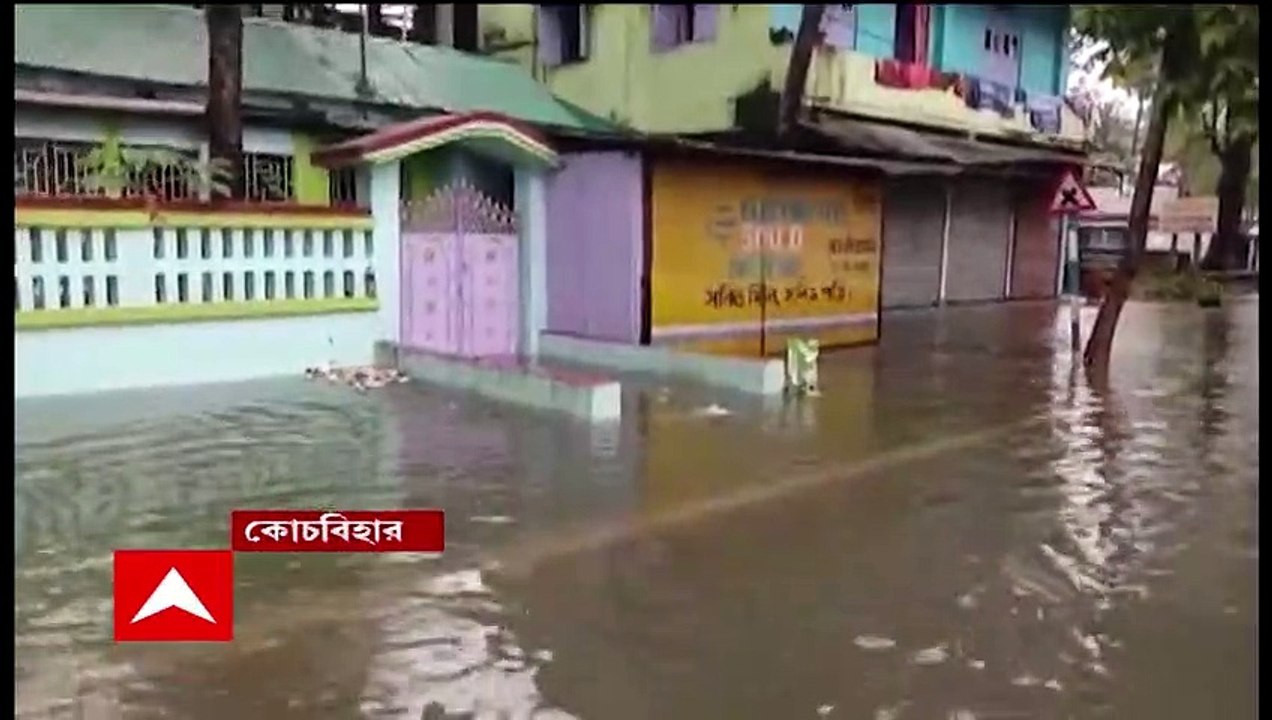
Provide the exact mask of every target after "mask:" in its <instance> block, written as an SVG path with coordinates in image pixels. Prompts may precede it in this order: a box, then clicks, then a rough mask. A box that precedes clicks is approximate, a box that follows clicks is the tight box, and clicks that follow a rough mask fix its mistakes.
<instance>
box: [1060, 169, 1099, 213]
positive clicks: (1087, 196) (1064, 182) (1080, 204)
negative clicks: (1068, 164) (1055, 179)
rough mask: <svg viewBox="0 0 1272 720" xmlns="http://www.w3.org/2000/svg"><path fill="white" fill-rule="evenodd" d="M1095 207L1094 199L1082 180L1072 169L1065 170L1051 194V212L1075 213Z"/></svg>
mask: <svg viewBox="0 0 1272 720" xmlns="http://www.w3.org/2000/svg"><path fill="white" fill-rule="evenodd" d="M1094 209H1095V200H1094V199H1092V198H1091V193H1089V192H1087V189H1086V187H1085V186H1084V185H1083V184H1082V181H1081V180H1079V179H1078V175H1077V173H1075V172H1074V171H1073V170H1065V171H1064V175H1061V176H1060V183H1059V184H1058V185H1056V192H1055V194H1054V195H1052V196H1051V212H1053V213H1076V212H1089V211H1091V210H1094Z"/></svg>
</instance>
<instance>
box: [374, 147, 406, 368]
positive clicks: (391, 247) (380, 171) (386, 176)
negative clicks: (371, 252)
mask: <svg viewBox="0 0 1272 720" xmlns="http://www.w3.org/2000/svg"><path fill="white" fill-rule="evenodd" d="M401 164H402V163H401V161H399V160H392V161H389V162H383V163H377V164H375V165H372V166H371V188H370V189H371V216H372V217H373V218H374V219H375V230H374V231H373V233H372V238H373V241H374V243H375V288H376V297H378V298H379V300H380V309H379V312H378V313H377V318H376V324H377V325H378V327H377V329H376V337H377V339H379V340H388V341H389V342H393V343H397V342H401V322H402V320H401V312H402V290H401V284H402V272H401V254H402V253H401V249H402V240H401V235H400V229H401V214H400V213H401V210H400V208H401V199H400V198H401V197H402V195H401V193H402V187H401V186H402V175H401V173H402V169H401Z"/></svg>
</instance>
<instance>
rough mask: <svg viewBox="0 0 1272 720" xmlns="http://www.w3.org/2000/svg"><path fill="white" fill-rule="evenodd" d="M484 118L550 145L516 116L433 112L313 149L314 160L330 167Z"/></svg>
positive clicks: (487, 121)
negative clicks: (351, 138) (437, 113)
mask: <svg viewBox="0 0 1272 720" xmlns="http://www.w3.org/2000/svg"><path fill="white" fill-rule="evenodd" d="M481 122H485V123H498V124H500V125H504V126H506V127H508V129H510V130H512V131H513V132H515V133H518V134H520V135H524V136H526V137H527V138H529V139H530V140H532V141H534V142H536V143H538V144H540V145H543V146H544V147H551V146H550V145H549V144H548V141H547V138H546V137H544V135H543V134H542V133H540V132H539V131H538V130H536V129H534V128H532V127H530V126H529V125H526V124H525V123H522V122H520V121H518V120H514V119H513V118H510V117H508V116H507V115H502V114H500V113H495V112H487V111H480V112H471V113H462V114H455V115H433V116H429V117H423V118H419V119H416V120H408V121H406V122H401V123H397V124H395V125H390V126H388V127H385V128H382V129H380V130H377V131H375V132H373V133H371V134H369V135H363V136H362V137H360V138H355V139H353V140H347V141H345V142H342V143H337V144H335V145H328V146H326V147H323V148H319V149H318V150H315V151H314V153H313V161H314V162H315V163H316V164H318V165H322V166H328V167H329V166H339V165H347V164H351V163H355V162H357V161H358V160H360V159H362V158H363V157H365V156H366V155H369V154H371V153H375V152H380V151H382V150H387V149H389V148H392V147H395V146H398V145H404V144H406V143H409V142H414V141H416V140H419V139H420V138H424V137H428V136H429V135H435V134H437V133H440V132H444V131H446V130H451V129H454V128H457V127H462V126H464V125H469V124H472V123H481Z"/></svg>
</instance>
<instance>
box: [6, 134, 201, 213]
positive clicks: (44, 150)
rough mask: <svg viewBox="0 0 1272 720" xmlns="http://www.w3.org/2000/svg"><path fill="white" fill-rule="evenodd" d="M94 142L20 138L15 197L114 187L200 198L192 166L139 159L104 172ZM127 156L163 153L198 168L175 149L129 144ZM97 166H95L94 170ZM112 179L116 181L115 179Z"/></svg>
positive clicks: (130, 192) (128, 193)
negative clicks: (97, 158)
mask: <svg viewBox="0 0 1272 720" xmlns="http://www.w3.org/2000/svg"><path fill="white" fill-rule="evenodd" d="M96 147H97V146H96V145H95V144H94V143H86V142H64V141H51V140H41V139H34V138H16V139H15V142H14V148H13V181H14V187H13V191H14V194H15V195H38V196H51V195H70V196H84V195H102V194H105V192H106V190H107V188H108V187H114V188H115V189H116V190H117V191H118V192H119V194H120V195H121V196H122V197H141V196H147V195H148V196H152V197H158V198H161V199H164V200H184V199H191V198H196V197H198V195H199V192H198V183H197V182H196V180H195V178H194V177H193V176H192V175H191V173H190V172H189V168H186V167H180V166H178V165H174V164H171V163H161V162H153V161H134V162H132V163H131V165H129V166H125V165H118V166H117V167H118V168H119V169H118V170H117V171H115V172H113V173H112V172H111V171H109V170H105V169H104V168H103V167H102V166H101V164H100V163H95V162H94V160H93V155H92V153H93V150H94V149H96ZM122 150H123V152H124V153H125V154H126V157H127V154H129V153H130V151H132V153H133V157H134V158H144V157H145V152H146V151H150V150H163V151H165V152H166V153H172V154H175V155H177V156H180V157H182V158H184V159H185V160H187V161H189V162H190V163H191V165H193V163H194V161H195V159H196V156H195V154H194V153H193V152H186V151H178V150H174V149H172V148H154V147H139V146H128V145H126V146H124V147H123V148H122ZM95 165H96V167H95ZM112 176H113V177H112Z"/></svg>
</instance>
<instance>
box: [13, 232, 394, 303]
mask: <svg viewBox="0 0 1272 720" xmlns="http://www.w3.org/2000/svg"><path fill="white" fill-rule="evenodd" d="M19 222H21V219H19ZM350 224H351V225H356V227H301V226H296V227H241V228H240V227H212V226H198V225H190V226H181V227H173V226H154V227H82V226H79V227H58V226H50V225H18V226H17V227H16V228H15V233H14V235H15V244H16V247H15V251H16V252H15V263H14V282H15V285H16V287H15V294H14V312H15V314H16V316H17V317H18V318H19V323H18V324H19V326H21V324H22V322H21V320H22V319H23V318H24V317H29V316H31V315H39V316H41V317H43V318H49V317H52V315H53V314H52V313H49V312H47V311H75V310H90V311H91V310H107V309H110V308H118V309H120V310H126V309H130V308H131V309H150V310H152V311H155V310H158V311H163V312H164V314H170V315H171V316H172V319H173V320H179V319H180V316H181V315H182V314H183V311H185V312H189V311H190V310H194V309H195V307H196V306H207V305H218V304H221V305H224V304H230V303H233V304H243V303H252V304H253V305H254V306H255V305H259V304H261V303H266V304H268V303H287V304H289V305H292V306H293V310H292V311H296V310H295V305H296V303H301V302H305V301H310V302H313V303H314V307H315V309H317V308H318V307H319V306H321V305H331V304H332V302H333V301H334V302H336V303H338V302H339V301H358V300H364V301H373V300H374V298H375V297H376V273H375V266H374V260H373V258H374V246H373V240H372V231H371V230H370V229H369V228H368V227H365V223H361V224H359V223H350ZM289 301H291V302H289ZM324 301H326V302H324ZM346 304H348V303H346ZM263 311H264V312H266V313H268V311H269V308H268V307H264V308H263ZM81 314H83V313H81ZM189 314H191V315H192V316H193V315H198V314H200V313H197V312H192V313H189ZM84 315H86V317H87V316H89V315H92V313H87V314H84Z"/></svg>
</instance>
